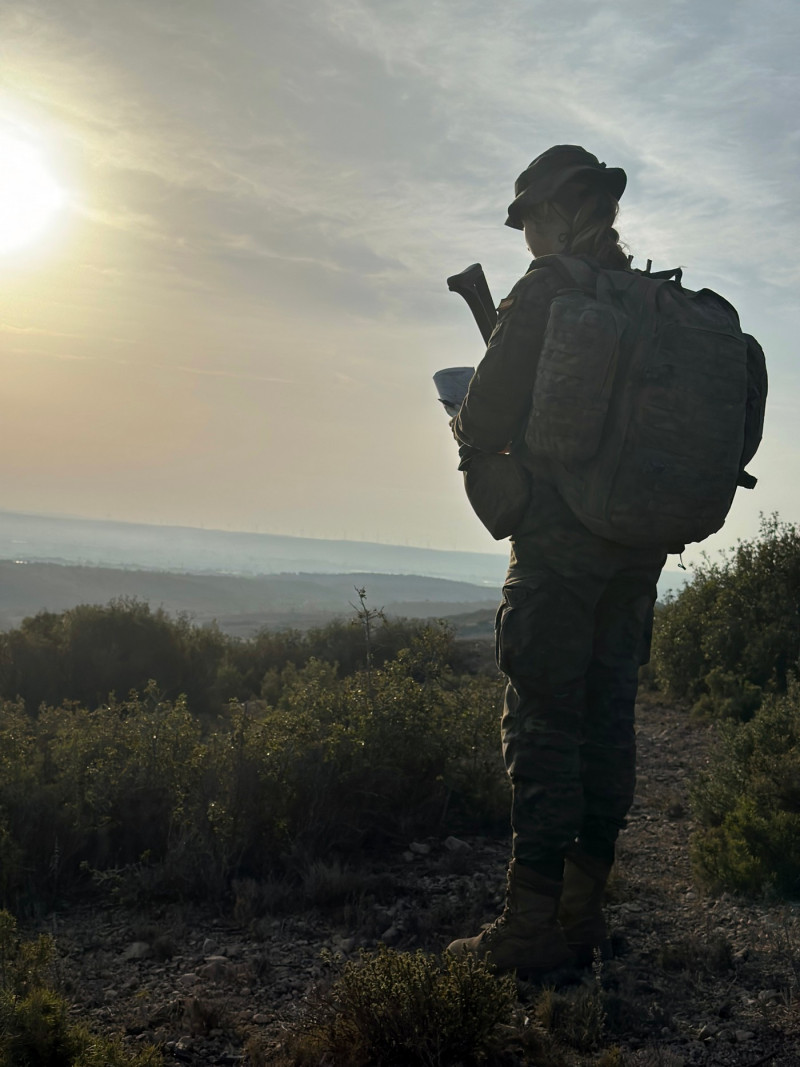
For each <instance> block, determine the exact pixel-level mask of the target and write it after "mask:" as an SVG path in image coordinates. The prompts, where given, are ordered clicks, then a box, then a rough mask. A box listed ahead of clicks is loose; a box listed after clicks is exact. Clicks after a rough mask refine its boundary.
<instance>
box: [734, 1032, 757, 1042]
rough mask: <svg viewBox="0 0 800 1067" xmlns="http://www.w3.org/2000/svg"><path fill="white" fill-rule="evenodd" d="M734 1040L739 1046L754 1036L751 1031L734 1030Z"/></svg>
mask: <svg viewBox="0 0 800 1067" xmlns="http://www.w3.org/2000/svg"><path fill="white" fill-rule="evenodd" d="M733 1036H734V1038H735V1039H736V1041H737V1042H738V1043H739V1044H740V1045H744V1044H745V1042H747V1041H752V1040H753V1038H754V1037H755V1036H756V1035H755V1034H754V1033H753V1031H752V1030H734V1033H733Z"/></svg>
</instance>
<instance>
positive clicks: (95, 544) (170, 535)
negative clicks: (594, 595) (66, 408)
mask: <svg viewBox="0 0 800 1067" xmlns="http://www.w3.org/2000/svg"><path fill="white" fill-rule="evenodd" d="M0 559H9V560H21V561H23V562H28V563H33V562H52V563H66V564H80V566H82V567H92V568H107V569H114V570H118V569H126V570H127V569H135V570H144V571H151V572H158V571H167V572H174V573H179V574H221V575H237V576H255V575H269V574H305V575H309V574H327V575H332V574H364V575H366V574H383V575H391V574H394V575H401V574H403V575H418V576H420V577H428V578H444V579H449V580H451V582H466V583H470V584H473V585H476V586H480V587H484V588H485V589H486V590H487V591H489V590H491V594H489V595H491V596H492V598H494V599H496V596H497V590H498V589H499V587H500V586H501V584H502V580H503V577H505V574H506V569H507V567H508V552H507V548H506V545H505V544H503V545H502V547H500V546H499V545H498V548H497V551H496V552H486V553H479V552H446V551H442V550H437V548H418V547H412V546H409V545H390V544H378V543H373V542H369V541H330V540H324V539H320V538H297V537H283V536H279V535H275V534H237V532H231V531H228V530H206V529H196V528H194V527H189V526H151V525H146V524H143V523H117V522H111V521H100V520H92V519H64V517H58V516H52V515H27V514H19V513H16V512H11V511H0ZM685 580H686V575H685V574H683V573H682V572H679V571H666V572H665V573H663V575H662V578H661V582H660V583H659V593H661V594H662V593H663V592H665V591H666V590H667V589H669V588H673V589H679V588H681V587H682V586H683V584H684V582H685ZM423 599H425V598H423ZM479 599H480V596H479ZM1 610H2V600H1V594H0V611H1Z"/></svg>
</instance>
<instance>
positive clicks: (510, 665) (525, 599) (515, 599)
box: [494, 582, 532, 675]
mask: <svg viewBox="0 0 800 1067" xmlns="http://www.w3.org/2000/svg"><path fill="white" fill-rule="evenodd" d="M531 604H532V598H531V594H530V590H529V589H528V588H527V587H526V586H525V585H524V584H523V583H522V582H517V583H513V582H512V583H509V584H507V585H505V586H503V601H502V603H501V605H500V607H499V608H498V609H497V615H496V617H495V624H494V642H495V660H496V661H497V667H498V669H499V670H501V671H502V672H503V674H506V675H510V674H512V673H514V668H515V664H516V665H517V670H518V669H519V664H520V661H521V659H522V658H523V657H525V650H526V645H530V641H531V634H530V626H529V619H528V616H529V615H530V607H531Z"/></svg>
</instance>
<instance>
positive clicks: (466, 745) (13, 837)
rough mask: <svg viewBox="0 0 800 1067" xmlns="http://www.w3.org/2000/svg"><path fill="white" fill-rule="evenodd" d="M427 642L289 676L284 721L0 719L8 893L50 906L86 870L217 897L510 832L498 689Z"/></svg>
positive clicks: (72, 710)
mask: <svg viewBox="0 0 800 1067" xmlns="http://www.w3.org/2000/svg"><path fill="white" fill-rule="evenodd" d="M447 647H448V636H447V634H446V633H444V632H442V631H441V630H440V629H438V628H436V627H429V628H425V629H423V630H421V631H420V632H419V633H418V634H417V635H416V636H415V637H414V638H413V639H412V642H411V645H410V647H409V648H406V649H403V650H401V652H400V653H399V654H398V655H397V657H396V658H395V659H393V660H391V661H388V662H387V663H385V664H384V665H383V666H382V667H380V668H375V667H373V668H371V669H370V670H364V671H360V672H356V673H354V674H351V675H349V676H347V677H344V678H341V677H339V676H338V673H337V669H336V667H335V665H332V664H329V663H324V662H322V661H319V660H310V661H309V662H308V663H307V664H305V666H303V667H300V668H298V667H294V666H292V665H291V664H290V665H289V666H288V667H286V668H285V669H284V671H283V672H282V681H281V691H280V696H279V699H278V700H277V702H276V704H275V705H274V706H271V705H269V704H267V703H265V702H263V701H250V702H248V703H246V704H242V703H239V702H236V701H234V702H233V703H232V704H231V705H230V707H229V708H228V710H227V711H226V713H225V714H224V715H223V716H221V717H220V718H219V719H218V721H217V723H216V727H215V728H214V729H213V730H211V729H205V730H204V729H203V727H202V726H201V724H200V723H199V722H198V720H197V718H196V717H195V716H193V715H192V714H191V713H190V710H189V707H188V704H187V702H186V701H185V700H183V699H182V698H178V699H177V700H175V701H168V700H163V699H161V698H160V696H159V693H158V691H157V688H156V686H155V685H154V684H151V685H150V686H149V687H148V688H147V689H146V691H145V692H144V693H143V694H142V695H136V694H132V695H131V697H130V698H129V699H128V700H124V701H118V700H116V699H112V700H110V701H109V702H108V703H105V704H102V705H100V706H98V707H94V708H91V709H88V708H85V707H81V706H79V705H76V704H63V705H60V706H57V707H50V708H47V707H45V708H42V709H41V710H40V711H39V714H38V716H36V717H31V716H30V715H29V714H28V713H27V712H26V711H25V708H24V706H23V705H22V704H21V703H15V704H6V705H5V706H4V707H0V859H2V860H3V866H2V869H0V893H2V894H3V896H4V898H5V899H7V900H17V901H19V900H20V899H21V898H22V897H23V896H24V895H25V894H26V893H28V894H32V895H34V896H42V895H44V896H45V897H46V899H47V900H48V901H50V900H52V899H53V897H54V896H57V895H58V894H60V893H63V892H65V891H67V890H69V889H70V888H71V887H72V886H74V884H75V880H76V878H78V877H79V876H80V871H81V868H84V869H87V868H88V869H90V870H92V871H94V872H95V878H96V879H97V880H100V881H104V882H106V883H107V884H109V877H110V873H109V872H114V871H116V872H117V874H116V875H114V878H115V881H116V887H117V888H118V890H119V891H120V892H121V893H123V894H125V893H128V892H129V888H128V887H130V889H132V890H133V891H134V892H139V893H143V894H145V895H147V894H153V893H167V894H169V895H170V896H175V895H180V896H209V895H219V894H220V893H223V892H225V891H226V889H227V887H228V886H229V885H230V882H231V879H246V878H256V879H258V878H265V877H270V876H272V875H273V874H280V873H281V872H282V871H285V870H286V869H287V868H290V867H292V866H295V867H296V866H297V861H301V863H302V864H306V865H307V864H308V863H309V862H310V861H313V860H314V859H334V858H336V857H337V856H339V857H341V856H343V855H344V854H345V853H349V852H353V851H354V850H359V849H362V848H364V847H365V846H368V845H372V844H376V843H377V844H382V843H386V842H392V843H394V842H396V841H398V840H401V841H402V840H405V841H408V840H409V835H412V834H431V833H439V832H442V831H445V832H448V833H453V832H458V831H459V830H461V828H462V827H463V825H464V822H465V820H469V824H470V825H471V826H474V825H476V824H477V825H482V826H486V825H488V824H490V823H491V822H492V821H493V820H494V819H495V818H498V817H500V818H502V819H503V821H504V822H505V819H506V815H507V812H506V809H507V791H508V785H507V779H506V776H505V773H504V771H503V767H502V761H501V757H500V752H499V746H498V744H497V718H498V715H497V709H498V702H499V696H500V692H499V684H498V682H497V681H496V680H492V679H488V678H485V677H474V678H473V677H457V676H456V675H454V674H453V672H452V671H451V670H450V668H449V666H448V665H447V662H446V658H447Z"/></svg>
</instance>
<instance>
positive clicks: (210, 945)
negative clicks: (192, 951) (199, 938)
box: [203, 937, 219, 956]
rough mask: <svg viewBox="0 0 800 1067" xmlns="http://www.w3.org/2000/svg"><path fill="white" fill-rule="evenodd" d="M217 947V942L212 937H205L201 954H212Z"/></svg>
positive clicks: (215, 952) (215, 951)
mask: <svg viewBox="0 0 800 1067" xmlns="http://www.w3.org/2000/svg"><path fill="white" fill-rule="evenodd" d="M218 949H219V943H218V942H217V941H215V940H214V938H213V937H207V938H206V939H205V941H204V942H203V955H204V956H214V955H216V954H217V951H218Z"/></svg>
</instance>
